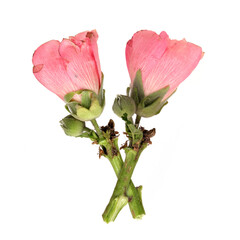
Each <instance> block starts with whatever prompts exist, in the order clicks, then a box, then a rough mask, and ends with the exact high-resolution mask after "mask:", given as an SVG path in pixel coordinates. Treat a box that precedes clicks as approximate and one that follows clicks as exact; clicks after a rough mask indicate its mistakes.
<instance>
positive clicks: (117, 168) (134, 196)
mask: <svg viewBox="0 0 240 240" xmlns="http://www.w3.org/2000/svg"><path fill="white" fill-rule="evenodd" d="M91 122H92V124H93V126H94V128H95V130H96V132H97V134H98V136H99V137H100V139H102V146H103V147H105V149H106V151H107V155H104V156H105V157H106V158H107V159H108V160H109V162H110V163H111V165H112V167H113V169H114V172H115V174H116V175H117V177H118V176H119V174H120V172H121V169H122V166H123V159H122V156H121V154H120V151H119V147H118V138H115V139H114V140H113V145H112V144H111V143H109V142H107V141H105V139H104V137H103V135H102V132H101V130H100V128H99V126H98V124H97V122H96V120H92V121H91ZM100 145H101V141H100ZM113 148H115V150H117V154H116V155H114V156H113V154H112V153H113ZM141 190H142V186H140V187H138V188H136V187H135V186H134V184H133V182H132V181H131V180H130V182H129V187H128V190H127V196H124V197H123V198H120V199H119V200H118V209H120V208H122V207H124V206H125V205H126V204H127V202H128V204H129V208H130V211H131V214H132V217H133V218H135V219H141V218H142V217H143V216H144V215H145V210H144V207H143V204H142V197H141ZM126 197H127V198H126ZM120 210H121V209H120ZM120 210H119V211H120Z"/></svg>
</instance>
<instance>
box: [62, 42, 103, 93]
mask: <svg viewBox="0 0 240 240" xmlns="http://www.w3.org/2000/svg"><path fill="white" fill-rule="evenodd" d="M59 53H60V55H61V57H62V58H63V59H64V60H65V61H66V62H67V64H66V70H67V73H68V75H69V77H70V78H71V79H72V82H73V83H74V84H75V85H78V87H79V89H89V90H92V91H94V92H96V93H98V91H99V88H100V79H99V74H98V71H97V68H96V61H95V58H94V56H93V53H92V50H91V45H90V44H89V42H88V41H85V42H82V44H81V46H79V45H76V44H74V43H73V41H70V40H68V39H63V41H62V42H61V44H60V47H59Z"/></svg>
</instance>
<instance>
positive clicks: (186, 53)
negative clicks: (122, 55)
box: [126, 30, 203, 99]
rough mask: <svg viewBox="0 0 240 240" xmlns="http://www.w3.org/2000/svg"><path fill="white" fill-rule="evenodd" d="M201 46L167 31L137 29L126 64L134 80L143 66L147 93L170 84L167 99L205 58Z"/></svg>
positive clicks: (127, 48)
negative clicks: (177, 37)
mask: <svg viewBox="0 0 240 240" xmlns="http://www.w3.org/2000/svg"><path fill="white" fill-rule="evenodd" d="M202 55H203V52H202V49H201V47H199V46H197V45H195V44H192V43H189V42H187V41H186V40H185V39H184V40H181V41H177V40H171V39H169V37H168V35H167V33H166V32H161V33H160V34H159V35H158V34H156V33H155V32H152V31H147V30H144V31H139V32H137V33H135V34H134V35H133V37H132V39H131V40H129V41H128V43H127V46H126V60H127V67H128V71H129V74H130V78H131V82H132V83H133V81H134V78H135V75H136V72H137V70H139V69H140V70H141V73H142V82H143V89H144V94H145V96H147V95H149V94H151V93H153V92H156V91H158V90H160V89H162V88H164V87H166V86H170V88H169V90H168V92H167V94H166V95H165V97H164V99H166V98H167V97H169V96H170V95H171V94H172V93H173V92H174V91H175V90H176V88H177V87H178V85H179V84H180V83H181V82H182V81H184V80H185V79H186V78H187V77H188V76H189V75H190V73H191V72H192V71H193V70H194V68H195V67H196V66H197V65H198V62H199V61H200V59H201V58H202Z"/></svg>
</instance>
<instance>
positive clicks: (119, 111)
mask: <svg viewBox="0 0 240 240" xmlns="http://www.w3.org/2000/svg"><path fill="white" fill-rule="evenodd" d="M112 109H113V112H114V113H115V114H116V115H117V116H119V117H122V116H123V115H124V114H127V117H128V118H130V117H132V115H133V114H134V113H135V111H136V106H135V102H134V100H133V99H132V98H131V97H128V96H124V95H118V96H117V97H116V98H115V101H114V103H113V107H112Z"/></svg>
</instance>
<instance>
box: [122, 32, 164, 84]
mask: <svg viewBox="0 0 240 240" xmlns="http://www.w3.org/2000/svg"><path fill="white" fill-rule="evenodd" d="M168 41H169V38H168V35H167V34H166V33H165V32H162V33H161V34H160V35H157V34H156V33H155V32H152V31H147V30H144V31H139V32H137V33H135V34H134V35H133V37H132V39H131V40H130V41H128V43H127V46H126V61H127V67H128V71H129V74H130V78H131V80H132V82H133V80H134V78H135V75H136V72H137V70H138V69H141V71H142V77H143V82H144V81H145V79H147V77H148V75H149V74H150V72H151V70H152V68H153V67H154V66H155V65H156V64H157V63H158V61H160V59H161V57H162V55H163V53H164V51H165V50H166V48H167V45H168Z"/></svg>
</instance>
